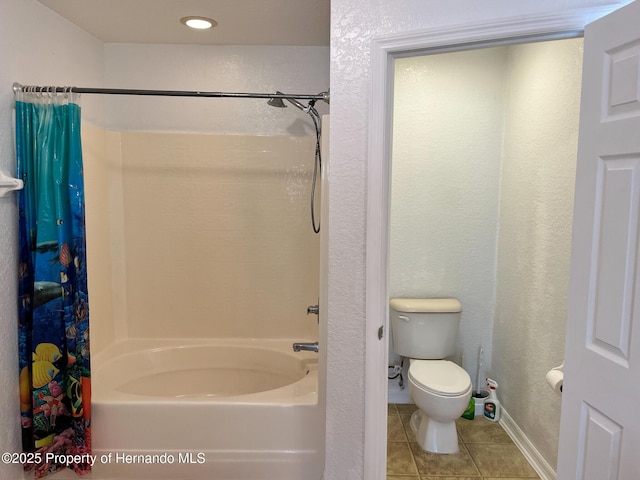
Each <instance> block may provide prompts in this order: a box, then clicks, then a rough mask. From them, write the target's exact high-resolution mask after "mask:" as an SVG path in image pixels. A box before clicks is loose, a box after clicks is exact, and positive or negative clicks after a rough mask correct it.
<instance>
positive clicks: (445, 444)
mask: <svg viewBox="0 0 640 480" xmlns="http://www.w3.org/2000/svg"><path fill="white" fill-rule="evenodd" d="M410 425H411V430H413V433H414V434H415V436H416V440H417V442H418V445H420V448H422V449H423V450H425V451H427V452H432V453H458V452H459V451H460V446H459V445H458V432H457V431H456V422H455V421H451V422H439V421H437V420H434V419H432V418H430V417H429V416H427V415H426V414H425V413H424V412H423V411H422V410H416V411H415V412H413V415H411V422H410Z"/></svg>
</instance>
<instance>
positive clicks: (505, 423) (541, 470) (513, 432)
mask: <svg viewBox="0 0 640 480" xmlns="http://www.w3.org/2000/svg"><path fill="white" fill-rule="evenodd" d="M500 425H502V428H504V430H505V432H507V434H508V435H509V436H510V437H511V440H513V443H515V444H516V446H517V447H518V448H519V449H520V451H521V452H522V454H523V455H524V456H525V458H526V459H527V460H528V462H529V463H530V464H531V466H532V467H533V469H534V470H535V471H536V472H537V474H538V475H539V476H540V478H541V480H557V476H556V472H555V471H554V470H553V468H552V467H551V465H549V463H548V462H547V461H546V460H545V459H544V458H543V457H542V455H541V454H540V452H538V450H537V449H536V447H535V446H534V445H533V443H531V441H530V440H529V439H528V438H527V436H526V435H525V434H524V432H523V431H522V430H520V427H518V425H517V424H516V422H514V421H513V418H511V416H510V415H509V413H507V411H506V410H505V409H504V408H502V412H501V414H500Z"/></svg>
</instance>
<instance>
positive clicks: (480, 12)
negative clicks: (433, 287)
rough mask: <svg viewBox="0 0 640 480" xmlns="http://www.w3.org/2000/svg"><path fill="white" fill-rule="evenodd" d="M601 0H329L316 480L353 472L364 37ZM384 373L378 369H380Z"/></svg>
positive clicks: (361, 347) (358, 414) (361, 294)
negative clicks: (323, 322)
mask: <svg viewBox="0 0 640 480" xmlns="http://www.w3.org/2000/svg"><path fill="white" fill-rule="evenodd" d="M614 3H618V4H622V3H624V2H607V1H602V0H561V1H559V0H536V1H532V0H527V1H521V2H513V1H509V0H488V1H485V2H477V1H474V0H452V1H449V2H441V1H438V0H399V1H396V2H391V3H390V2H380V1H378V0H359V1H354V0H333V1H332V5H331V25H332V26H331V29H332V32H331V42H332V43H331V52H332V53H331V97H332V107H331V173H330V178H329V183H330V184H331V190H330V198H329V204H330V209H329V222H328V223H329V232H330V239H329V252H330V258H329V269H330V273H329V292H328V296H329V311H328V329H329V332H328V342H327V346H328V365H327V368H328V378H327V382H328V386H327V388H328V392H327V456H326V471H325V480H334V479H335V480H338V479H340V480H351V479H359V480H360V479H363V475H364V473H363V472H364V443H365V442H364V431H365V425H364V405H365V395H364V392H365V384H364V377H365V338H367V333H368V336H369V338H373V335H374V333H373V332H365V328H364V327H365V307H366V304H365V301H366V298H365V274H366V271H365V247H366V245H365V238H366V222H365V219H366V204H367V203H366V202H367V191H366V181H367V168H366V164H367V145H368V124H369V117H368V115H369V99H370V97H369V94H370V89H371V56H370V49H371V40H372V39H373V38H376V37H380V36H387V35H392V34H394V35H395V34H402V33H408V32H411V31H414V30H429V29H433V28H437V27H443V26H453V25H460V24H465V23H467V24H468V23H477V22H482V21H487V20H490V19H500V18H505V17H510V16H514V15H523V14H536V13H543V12H545V13H550V14H553V13H560V12H562V11H563V10H568V9H572V8H579V7H585V6H596V5H605V4H614ZM384 373H385V374H386V372H384Z"/></svg>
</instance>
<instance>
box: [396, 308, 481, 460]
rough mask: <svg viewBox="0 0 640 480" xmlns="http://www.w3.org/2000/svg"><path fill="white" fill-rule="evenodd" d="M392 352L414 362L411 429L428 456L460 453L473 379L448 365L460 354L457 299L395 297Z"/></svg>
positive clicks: (454, 366) (412, 364)
mask: <svg viewBox="0 0 640 480" xmlns="http://www.w3.org/2000/svg"><path fill="white" fill-rule="evenodd" d="M389 307H390V318H391V330H392V334H393V350H394V351H395V352H396V353H397V354H398V355H402V356H403V357H408V358H409V359H410V366H409V392H410V393H411V398H412V399H413V401H414V402H415V404H416V405H417V406H418V408H419V410H416V411H415V412H414V414H413V415H412V417H411V429H412V430H413V432H414V433H415V435H416V440H417V441H418V444H419V445H420V447H422V449H423V450H426V451H427V452H434V453H457V452H458V451H459V449H460V448H459V446H458V435H457V433H456V425H455V421H456V419H457V418H459V417H460V415H462V412H464V411H465V409H466V408H467V405H468V404H469V399H470V398H471V390H472V388H471V378H470V377H469V374H468V373H467V372H466V371H465V370H464V369H463V368H461V367H459V366H458V365H456V364H455V363H453V362H451V361H448V360H445V358H446V357H450V356H452V355H454V354H455V353H456V341H457V338H458V326H459V324H460V314H461V312H462V305H461V304H460V301H458V300H457V299H455V298H429V299H426V298H392V299H391V300H390V301H389Z"/></svg>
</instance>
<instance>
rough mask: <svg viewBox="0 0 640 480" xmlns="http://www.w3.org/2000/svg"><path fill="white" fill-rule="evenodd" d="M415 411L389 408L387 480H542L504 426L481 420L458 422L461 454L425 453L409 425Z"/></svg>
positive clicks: (396, 406) (407, 407)
mask: <svg viewBox="0 0 640 480" xmlns="http://www.w3.org/2000/svg"><path fill="white" fill-rule="evenodd" d="M415 410H416V406H415V405H404V404H390V405H389V415H388V417H387V418H388V420H387V421H388V424H387V480H523V479H528V480H532V479H538V480H539V478H540V477H538V475H537V473H536V471H535V470H534V469H533V468H532V467H531V465H529V463H528V462H527V460H526V459H525V457H524V456H523V455H522V453H521V452H520V450H519V449H518V447H516V445H515V444H514V443H513V441H512V440H511V438H510V437H509V435H507V434H506V432H505V431H504V430H503V429H502V427H501V426H500V425H499V424H498V423H492V422H490V421H488V420H485V419H484V418H481V417H477V418H475V419H474V420H466V419H464V418H460V419H458V420H457V421H456V427H457V430H458V438H459V441H460V452H459V453H457V454H455V455H436V454H433V453H427V452H425V451H423V450H422V449H421V448H420V447H419V446H418V444H417V443H416V441H415V436H414V434H413V432H412V431H411V427H410V426H409V419H410V418H411V414H412V413H413V412H414V411H415Z"/></svg>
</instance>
